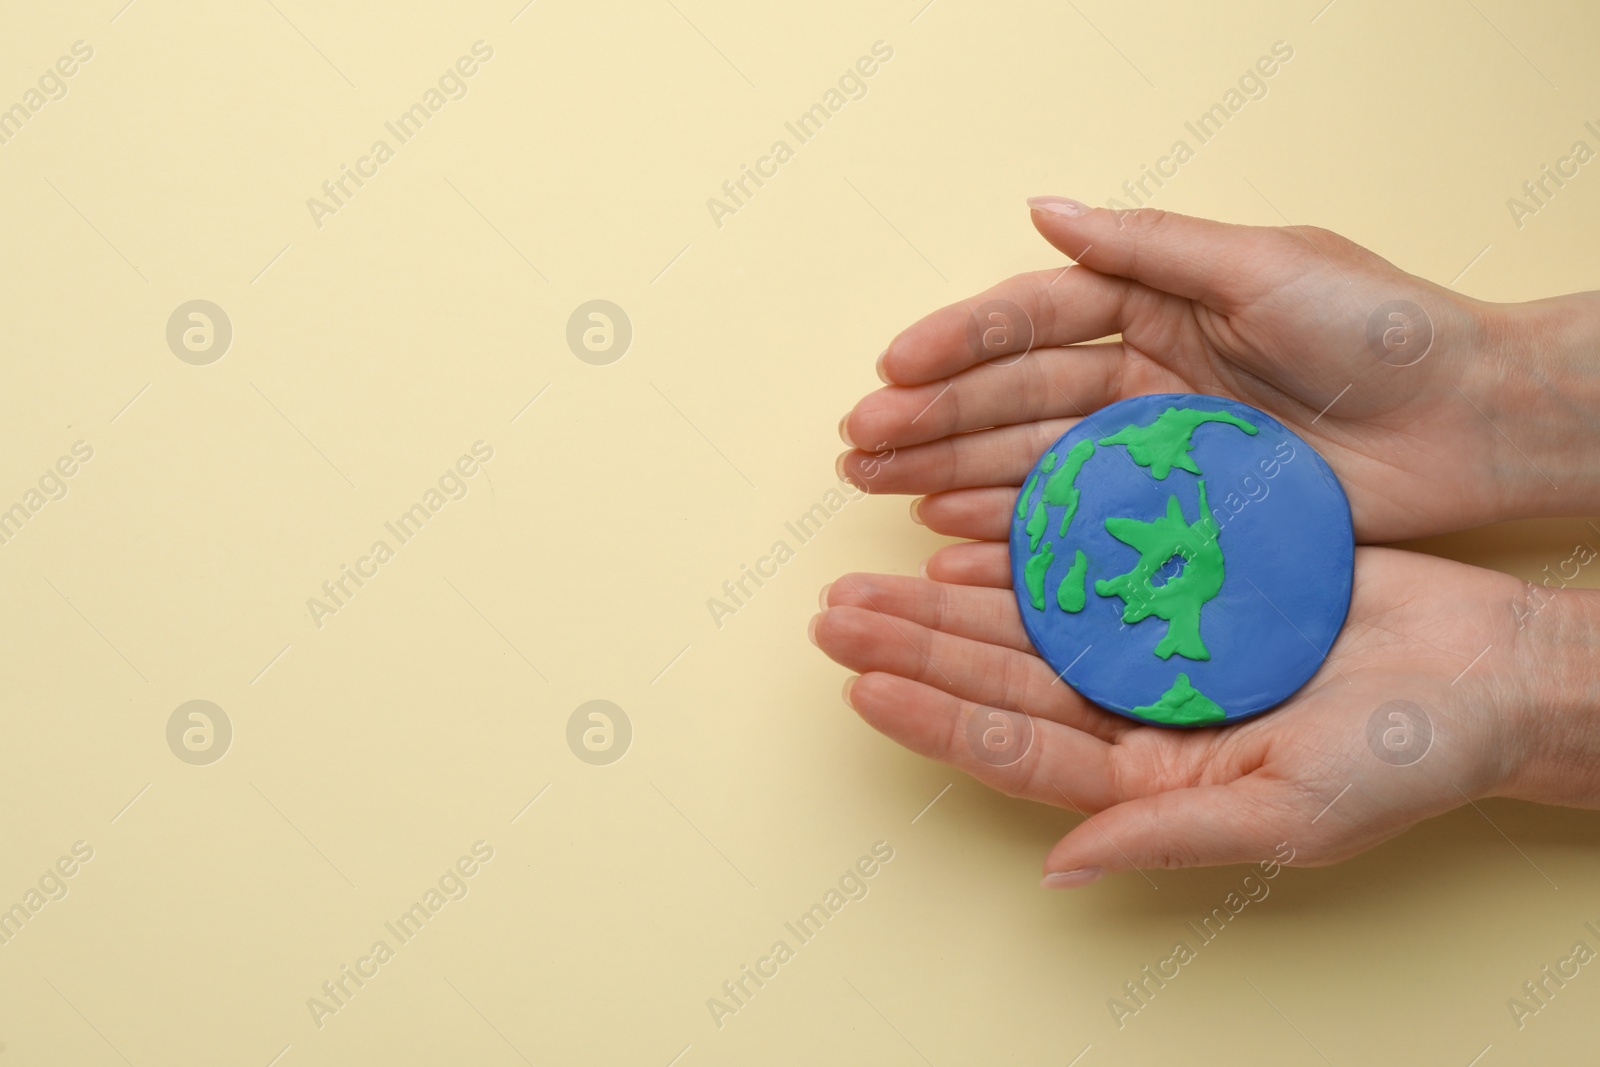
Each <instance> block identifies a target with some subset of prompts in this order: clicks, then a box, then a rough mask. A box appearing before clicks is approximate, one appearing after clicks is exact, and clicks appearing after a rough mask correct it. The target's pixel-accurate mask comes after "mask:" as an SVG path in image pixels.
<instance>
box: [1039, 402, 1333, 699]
mask: <svg viewBox="0 0 1600 1067" xmlns="http://www.w3.org/2000/svg"><path fill="white" fill-rule="evenodd" d="M1354 560H1355V540H1354V536H1353V533H1352V529H1351V525H1350V504H1349V501H1347V500H1346V499H1345V495H1344V489H1343V488H1342V487H1341V486H1340V485H1339V480H1338V478H1336V477H1335V476H1334V473H1333V471H1332V470H1330V469H1329V467H1328V465H1327V463H1326V462H1324V461H1323V459H1322V457H1321V456H1319V455H1317V453H1316V452H1315V451H1314V450H1313V449H1312V448H1311V446H1310V445H1308V444H1306V443H1305V441H1303V440H1302V439H1301V438H1300V437H1298V436H1297V435H1295V434H1294V433H1293V432H1291V431H1290V430H1289V429H1288V428H1286V427H1285V426H1284V425H1283V424H1282V423H1280V422H1279V421H1278V420H1276V419H1274V418H1273V417H1272V416H1270V415H1268V414H1266V413H1265V412H1262V411H1258V410H1257V409H1255V408H1253V407H1250V406H1249V405H1248V404H1241V403H1239V402H1238V401H1236V400H1227V399H1224V398H1222V397H1215V396H1198V395H1188V394H1176V393H1166V394H1159V395H1155V396H1141V397H1135V398H1133V399H1131V400H1123V401H1119V402H1117V403H1115V404H1112V405H1110V406H1108V407H1105V408H1102V409H1100V410H1099V411H1097V412H1095V413H1094V414H1092V415H1090V416H1088V417H1087V418H1085V419H1084V420H1083V421H1081V422H1079V423H1078V424H1077V425H1076V426H1074V427H1073V428H1072V429H1071V430H1069V431H1067V432H1066V433H1065V434H1063V435H1062V436H1061V438H1060V439H1059V440H1057V441H1056V443H1055V444H1054V445H1052V446H1050V448H1049V449H1048V450H1046V451H1045V453H1044V455H1042V456H1040V457H1039V460H1038V462H1037V463H1035V464H1034V467H1033V469H1032V470H1031V471H1030V472H1029V473H1028V476H1027V478H1026V480H1025V481H1024V482H1023V486H1022V491H1021V492H1020V493H1019V494H1018V496H1017V504H1016V508H1015V511H1014V512H1013V516H1012V523H1011V574H1012V585H1013V588H1014V589H1015V590H1016V596H1017V606H1018V608H1019V609H1020V610H1021V612H1022V620H1023V624H1024V626H1025V627H1026V628H1027V632H1028V637H1029V639H1030V640H1031V641H1032V642H1033V646H1034V648H1035V649H1036V650H1037V651H1038V653H1039V655H1040V656H1042V657H1043V658H1044V660H1045V662H1047V663H1049V664H1050V666H1051V667H1052V668H1054V669H1055V671H1056V673H1057V674H1058V675H1059V676H1060V677H1061V678H1062V680H1064V681H1065V682H1066V683H1067V684H1068V685H1070V686H1072V687H1073V688H1074V689H1076V690H1077V691H1078V692H1079V693H1081V694H1082V695H1083V696H1085V697H1086V698H1088V699H1089V700H1092V701H1093V702H1094V703H1096V704H1098V705H1099V706H1100V707H1102V708H1105V709H1107V710H1108V711H1114V712H1116V713H1117V714H1119V715H1124V716H1126V717H1128V718H1130V719H1133V720H1135V721H1138V722H1142V723H1150V724H1154V725H1158V726H1216V725H1220V724H1223V723H1229V722H1236V721H1238V720H1240V719H1246V718H1249V717H1250V716H1252V715H1257V714H1260V713H1261V712H1263V711H1266V710H1268V709H1270V708H1273V707H1275V706H1277V705H1278V704H1280V703H1282V702H1283V701H1284V700H1286V699H1287V698H1288V697H1290V696H1292V695H1293V694H1294V692H1295V691H1296V690H1298V689H1299V688H1300V687H1301V686H1303V685H1304V684H1305V683H1306V682H1307V681H1308V680H1309V679H1310V678H1311V676H1312V675H1314V674H1315V673H1316V672H1317V669H1318V668H1319V667H1321V666H1322V661H1323V659H1324V658H1325V657H1326V656H1327V654H1328V650H1329V648H1331V647H1332V645H1333V641H1334V638H1336V637H1337V636H1338V634H1339V629H1340V627H1342V626H1343V625H1344V619H1345V613H1346V612H1347V611H1348V610H1349V607H1350V583H1351V576H1352V568H1353V566H1354Z"/></svg>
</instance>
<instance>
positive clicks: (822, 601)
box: [817, 582, 833, 611]
mask: <svg viewBox="0 0 1600 1067" xmlns="http://www.w3.org/2000/svg"><path fill="white" fill-rule="evenodd" d="M832 588H833V583H832V582H829V583H828V584H827V585H824V586H823V587H822V592H820V593H818V594H817V603H818V604H819V605H821V607H822V610H823V611H827V610H828V590H830V589H832Z"/></svg>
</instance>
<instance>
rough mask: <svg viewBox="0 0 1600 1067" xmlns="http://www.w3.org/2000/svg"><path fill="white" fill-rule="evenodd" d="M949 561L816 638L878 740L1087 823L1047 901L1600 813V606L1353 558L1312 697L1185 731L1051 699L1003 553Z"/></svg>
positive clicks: (845, 607)
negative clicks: (1523, 808)
mask: <svg viewBox="0 0 1600 1067" xmlns="http://www.w3.org/2000/svg"><path fill="white" fill-rule="evenodd" d="M945 551H946V553H948V554H949V559H948V561H947V569H948V570H949V571H950V572H951V573H952V574H957V573H958V574H960V575H961V577H962V579H963V584H951V583H946V582H938V581H931V580H927V579H921V578H909V577H897V576H887V575H870V574H852V575H847V576H845V577H843V578H840V579H839V580H838V581H836V582H834V583H832V584H831V585H829V586H828V587H827V588H826V589H825V590H824V591H823V609H824V610H823V611H822V613H821V614H819V615H817V616H816V617H815V618H814V619H813V620H812V624H811V637H812V640H813V641H814V642H815V643H816V644H817V645H818V647H820V648H821V649H822V650H823V651H824V652H826V653H827V654H828V655H829V656H830V657H832V658H833V659H835V660H836V661H838V662H839V663H841V664H843V665H844V666H845V667H847V668H849V669H850V670H852V671H856V672H860V676H859V677H856V678H853V679H852V680H851V681H850V682H848V683H846V689H845V700H846V702H847V703H848V704H850V705H851V707H853V708H854V709H855V710H856V712H857V713H858V714H860V715H861V717H862V718H863V719H865V720H866V721H867V722H868V723H869V724H870V725H872V726H873V727H874V728H876V729H877V730H879V731H881V732H882V733H884V734H886V735H888V736H889V737H890V738H892V739H894V740H895V741H897V742H899V743H900V744H902V745H904V746H906V747H907V748H909V749H911V750H912V751H914V752H918V753H920V754H922V755H925V756H931V757H933V758H934V759H938V760H942V761H944V762H946V763H949V764H951V765H952V766H954V767H957V768H959V769H960V770H963V771H966V772H967V773H969V774H971V775H973V776H974V777H975V778H977V779H978V780H979V781H982V782H984V783H986V784H988V785H990V786H993V787H994V788H996V789H999V790H1001V791H1002V792H1005V793H1007V794H1009V795H1012V796H1019V797H1025V798H1028V799H1031V800H1037V801H1040V802H1042V803H1046V804H1053V805H1056V806H1061V807H1067V808H1071V809H1074V810H1077V811H1080V812H1082V813H1085V814H1087V815H1089V816H1090V817H1089V818H1088V819H1087V820H1086V821H1085V822H1084V823H1082V824H1081V825H1079V826H1078V827H1076V828H1075V829H1073V831H1072V832H1071V833H1069V834H1067V835H1066V837H1064V838H1062V839H1061V841H1060V843H1058V844H1057V845H1056V846H1055V848H1053V849H1052V850H1051V851H1050V854H1049V856H1048V857H1047V859H1046V860H1045V870H1046V872H1047V874H1046V878H1045V881H1044V884H1045V885H1046V886H1051V887H1060V888H1066V887H1071V886H1075V885H1083V884H1086V883H1088V882H1091V881H1094V880H1096V879H1097V878H1099V877H1100V876H1101V874H1103V873H1104V872H1107V871H1124V870H1128V869H1130V868H1138V869H1148V868H1172V867H1191V866H1203V865H1211V864H1222V863H1235V862H1253V861H1259V860H1262V859H1264V858H1266V857H1269V856H1272V855H1274V854H1275V853H1276V852H1277V849H1278V846H1279V845H1280V844H1281V843H1285V842H1287V844H1288V845H1289V846H1290V847H1291V848H1292V849H1293V859H1292V860H1290V861H1289V862H1290V863H1291V865H1294V866H1301V865H1307V866H1318V865H1323V864H1327V863H1332V862H1335V861H1337V860H1340V859H1343V858H1345V857H1348V856H1351V855H1353V854H1355V853H1357V852H1360V851H1362V850H1364V849H1366V848H1369V847H1371V846H1372V845H1375V844H1377V843H1378V842H1380V841H1383V840H1385V839H1387V838H1390V837H1393V836H1394V835H1396V834H1398V833H1400V832H1401V831H1403V830H1405V829H1406V828H1407V827H1409V826H1411V825H1413V824H1415V823H1417V822H1419V821H1421V820H1422V819H1425V818H1428V817H1429V816H1433V815H1437V814H1440V813H1442V812H1445V811H1448V810H1450V809H1452V808H1455V807H1458V806H1460V805H1462V804H1465V803H1468V802H1469V801H1474V800H1476V799H1478V798H1480V797H1485V796H1490V795H1501V796H1518V797H1522V798H1525V799H1533V800H1543V801H1547V802H1552V803H1564V804H1582V805H1585V806H1597V805H1600V781H1597V777H1596V772H1595V769H1594V768H1595V766H1596V764H1597V760H1596V758H1595V757H1596V755H1597V754H1600V740H1597V739H1596V738H1595V737H1594V736H1592V735H1593V734H1594V732H1595V731H1594V730H1593V729H1592V728H1591V727H1590V725H1589V724H1590V723H1592V722H1593V721H1594V716H1593V707H1594V704H1593V701H1594V700H1595V696H1596V694H1595V688H1596V686H1595V683H1594V682H1592V681H1590V682H1585V683H1581V684H1575V679H1577V678H1580V677H1584V678H1587V677H1591V676H1592V675H1593V673H1594V672H1593V671H1592V669H1591V668H1590V667H1589V666H1587V664H1588V663H1589V661H1590V660H1591V657H1592V647H1593V641H1594V639H1595V633H1596V630H1597V629H1600V626H1597V625H1596V624H1595V622H1594V620H1595V618H1596V617H1597V614H1600V613H1597V612H1596V611H1595V610H1594V604H1593V602H1592V601H1591V600H1588V599H1584V598H1590V597H1595V596H1600V594H1590V593H1583V592H1578V591H1564V592H1562V593H1559V594H1555V597H1556V598H1557V599H1558V603H1557V604H1556V606H1553V607H1548V608H1547V609H1546V610H1544V611H1540V612H1536V613H1534V614H1532V615H1529V614H1528V613H1524V614H1523V616H1522V617H1521V618H1520V619H1519V617H1518V613H1517V612H1516V611H1514V610H1513V607H1514V606H1518V605H1521V604H1522V603H1523V598H1524V587H1523V584H1522V583H1521V582H1519V581H1517V580H1516V579H1514V578H1511V577H1509V576H1507V575H1503V574H1499V573H1496V572H1493V571H1486V570H1481V569H1478V568H1475V567H1469V566H1465V565H1463V564H1459V563H1454V562H1451V561H1447V560H1442V559H1438V558H1435V557H1432V556H1426V555H1421V554H1417V553H1411V552H1404V551H1399V550H1395V549H1386V548H1360V549H1357V551H1356V558H1355V586H1354V595H1353V598H1352V601H1351V604H1350V613H1349V617H1348V620H1347V622H1346V624H1345V627H1344V630H1343V631H1342V632H1341V634H1340V636H1339V638H1338V640H1337V641H1336V642H1335V643H1334V645H1333V647H1332V649H1331V650H1330V651H1329V653H1328V657H1327V659H1326V661H1325V662H1324V664H1323V666H1322V668H1321V669H1320V670H1319V671H1318V672H1317V674H1316V675H1315V676H1314V677H1313V678H1312V679H1311V680H1310V681H1309V682H1307V683H1306V685H1305V687H1304V688H1302V689H1301V690H1300V691H1299V692H1298V693H1297V694H1296V695H1295V696H1293V697H1292V698H1290V700H1288V701H1287V702H1286V703H1285V704H1283V705H1282V706H1281V707H1279V708H1278V709H1276V710H1274V711H1272V712H1270V713H1268V714H1266V715H1262V716H1260V717H1258V718H1254V719H1250V720H1248V721H1246V722H1243V723H1239V724H1237V725H1231V726H1224V727H1212V728H1203V729H1188V730H1176V729H1164V728H1160V727H1152V726H1144V725H1140V724H1137V723H1134V722H1131V721H1129V720H1126V719H1123V718H1121V717H1119V716H1116V715H1113V714H1110V713H1109V712H1105V711H1103V710H1101V709H1099V708H1097V707H1095V706H1094V705H1092V704H1090V703H1089V702H1088V701H1086V700H1084V699H1083V698H1082V697H1081V696H1079V695H1078V694H1077V693H1076V692H1074V691H1073V690H1072V688H1071V687H1070V686H1068V685H1066V684H1065V683H1063V682H1059V681H1058V679H1057V677H1056V675H1055V672H1054V671H1052V670H1051V668H1050V667H1049V666H1048V665H1047V664H1046V663H1045V662H1044V661H1043V660H1042V659H1040V658H1039V657H1038V655H1037V654H1035V652H1034V651H1033V648H1032V646H1031V645H1030V644H1029V641H1028V637H1027V634H1026V632H1025V631H1024V630H1023V626H1022V620H1021V617H1020V614H1019V611H1018V608H1017V604H1016V599H1015V597H1014V596H1013V595H1012V593H1011V591H1010V589H1009V586H1010V580H1011V574H1010V566H1009V563H1008V561H1007V557H1006V550H1005V546H1004V545H1003V544H996V543H987V544H973V545H960V546H954V547H953V548H951V549H947V550H945ZM1546 594H1547V595H1549V591H1546ZM1575 605H1577V607H1575ZM1563 694H1565V695H1563ZM1395 701H1406V702H1409V703H1410V704H1411V705H1414V706H1415V707H1416V708H1420V709H1422V712H1421V716H1420V717H1419V716H1418V715H1417V714H1416V713H1415V712H1414V711H1412V710H1410V709H1406V708H1404V707H1399V708H1397V707H1395V706H1393V705H1392V702H1395ZM1391 713H1397V714H1399V715H1400V716H1401V717H1400V718H1399V719H1392V718H1391V717H1390V715H1391ZM997 716H998V717H997ZM1422 719H1425V720H1426V723H1427V725H1426V726H1425V725H1424V723H1423V722H1422V721H1421V720H1422ZM1374 723H1375V724H1376V725H1374ZM996 727H997V728H999V731H1000V733H999V736H1001V737H1003V738H1009V739H1011V740H1010V747H1009V748H1007V747H1002V748H1001V749H1000V750H999V753H998V755H997V754H996V752H994V751H985V748H984V745H985V741H986V740H987V739H986V738H985V737H984V732H985V731H986V730H989V729H991V728H996ZM1018 738H1024V739H1027V740H1025V741H1023V742H1018V741H1017V740H1016V739H1018ZM1278 855H1279V857H1280V858H1282V854H1281V853H1278Z"/></svg>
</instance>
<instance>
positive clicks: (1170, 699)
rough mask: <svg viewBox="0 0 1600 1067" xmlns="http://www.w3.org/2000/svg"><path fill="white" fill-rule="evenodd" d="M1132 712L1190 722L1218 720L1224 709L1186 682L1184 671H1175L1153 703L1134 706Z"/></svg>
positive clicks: (1153, 718) (1180, 723)
mask: <svg viewBox="0 0 1600 1067" xmlns="http://www.w3.org/2000/svg"><path fill="white" fill-rule="evenodd" d="M1133 713H1134V714H1135V715H1139V716H1142V717H1144V718H1146V719H1150V720H1151V721H1153V722H1164V723H1168V724H1170V725H1173V726H1194V725H1197V724H1199V723H1203V722H1221V721H1222V720H1223V719H1225V718H1227V717H1228V716H1227V713H1226V712H1224V711H1223V710H1222V709H1221V708H1219V707H1217V704H1216V701H1214V700H1212V699H1211V698H1210V697H1208V696H1206V695H1205V694H1204V693H1202V692H1200V690H1198V689H1196V688H1195V687H1194V686H1192V685H1190V684H1189V676H1188V675H1187V674H1180V675H1178V680H1177V681H1175V682H1173V683H1172V688H1171V689H1168V690H1167V691H1166V692H1165V693H1162V694H1161V697H1160V699H1158V700H1157V701H1156V702H1155V703H1154V704H1147V705H1145V706H1144V707H1140V708H1134V709H1133Z"/></svg>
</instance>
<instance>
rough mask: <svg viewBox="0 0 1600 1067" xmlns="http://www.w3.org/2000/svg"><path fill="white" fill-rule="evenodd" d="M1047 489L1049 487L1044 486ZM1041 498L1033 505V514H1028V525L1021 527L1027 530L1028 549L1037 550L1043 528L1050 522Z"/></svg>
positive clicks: (1042, 534) (1042, 535) (1030, 550)
mask: <svg viewBox="0 0 1600 1067" xmlns="http://www.w3.org/2000/svg"><path fill="white" fill-rule="evenodd" d="M1046 488H1047V489H1048V488H1049V487H1048V486H1046ZM1044 503H1045V502H1044V501H1043V500H1041V501H1039V502H1038V503H1037V504H1035V505H1034V506H1033V514H1032V515H1029V516H1028V525H1027V526H1025V527H1023V529H1025V530H1026V531H1027V532H1028V551H1029V552H1037V551H1039V541H1040V539H1041V538H1043V537H1044V528H1045V527H1046V526H1048V525H1049V524H1050V522H1049V514H1050V513H1049V512H1048V511H1047V510H1046V508H1045V506H1044Z"/></svg>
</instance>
